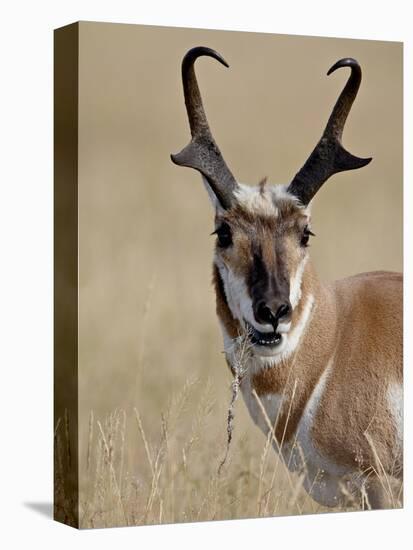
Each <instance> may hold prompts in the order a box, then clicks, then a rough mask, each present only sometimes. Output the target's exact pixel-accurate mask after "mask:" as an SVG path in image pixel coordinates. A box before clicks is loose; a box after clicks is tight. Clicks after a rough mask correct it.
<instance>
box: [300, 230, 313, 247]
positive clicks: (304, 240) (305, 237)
mask: <svg viewBox="0 0 413 550" xmlns="http://www.w3.org/2000/svg"><path fill="white" fill-rule="evenodd" d="M310 235H312V236H313V237H315V235H314V233H313V232H312V231H311V229H310V228H309V227H308V225H306V226H305V227H304V230H303V233H302V235H301V241H300V244H301V246H303V247H307V246H308V241H309V240H310Z"/></svg>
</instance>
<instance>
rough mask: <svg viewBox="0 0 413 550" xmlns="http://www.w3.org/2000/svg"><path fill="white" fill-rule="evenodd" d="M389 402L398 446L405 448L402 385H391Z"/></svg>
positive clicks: (388, 393)
mask: <svg viewBox="0 0 413 550" xmlns="http://www.w3.org/2000/svg"><path fill="white" fill-rule="evenodd" d="M387 401H388V404H389V409H390V412H391V415H392V417H393V422H394V425H395V428H396V434H397V444H398V445H399V446H400V447H401V446H403V388H402V386H401V384H396V383H393V384H390V385H389V388H388V390H387Z"/></svg>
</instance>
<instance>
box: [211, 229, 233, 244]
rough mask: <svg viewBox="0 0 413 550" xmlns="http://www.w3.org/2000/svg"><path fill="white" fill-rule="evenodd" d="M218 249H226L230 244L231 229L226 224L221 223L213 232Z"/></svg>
mask: <svg viewBox="0 0 413 550" xmlns="http://www.w3.org/2000/svg"><path fill="white" fill-rule="evenodd" d="M215 234H216V236H217V239H218V246H219V247H220V248H228V247H229V246H230V245H231V244H232V233H231V228H230V226H229V225H228V224H227V223H223V224H222V225H220V226H219V227H218V229H217V230H216V231H215Z"/></svg>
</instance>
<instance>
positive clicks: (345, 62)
mask: <svg viewBox="0 0 413 550" xmlns="http://www.w3.org/2000/svg"><path fill="white" fill-rule="evenodd" d="M342 67H350V68H351V69H359V70H361V67H360V64H359V62H358V61H357V60H356V59H353V58H352V57H343V59H339V60H338V61H337V62H336V63H334V65H333V66H332V67H330V68H329V70H328V71H327V76H329V75H330V74H331V73H334V71H336V70H337V69H341V68H342Z"/></svg>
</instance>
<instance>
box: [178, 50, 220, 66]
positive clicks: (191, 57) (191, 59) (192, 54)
mask: <svg viewBox="0 0 413 550" xmlns="http://www.w3.org/2000/svg"><path fill="white" fill-rule="evenodd" d="M203 55H206V56H208V57H213V58H214V59H216V60H217V61H219V62H220V63H221V64H222V65H224V66H225V67H227V68H228V67H229V65H228V63H227V62H226V61H225V59H224V58H223V57H222V55H221V54H219V53H218V52H217V51H215V50H213V49H212V48H208V47H207V46H195V47H194V48H191V49H190V50H188V51H187V52H186V54H185V56H184V58H183V60H182V67H185V66H188V65H192V64H193V63H195V61H196V60H197V59H198V57H201V56H203Z"/></svg>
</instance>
